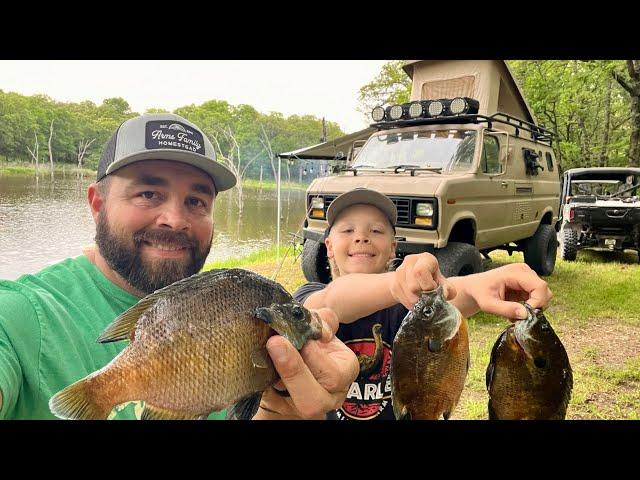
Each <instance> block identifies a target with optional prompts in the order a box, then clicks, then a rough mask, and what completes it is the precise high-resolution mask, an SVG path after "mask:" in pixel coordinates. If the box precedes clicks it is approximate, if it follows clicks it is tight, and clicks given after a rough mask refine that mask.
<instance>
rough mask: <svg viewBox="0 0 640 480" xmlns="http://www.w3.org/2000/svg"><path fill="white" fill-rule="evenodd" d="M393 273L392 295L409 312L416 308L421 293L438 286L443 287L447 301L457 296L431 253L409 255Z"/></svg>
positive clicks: (390, 286)
mask: <svg viewBox="0 0 640 480" xmlns="http://www.w3.org/2000/svg"><path fill="white" fill-rule="evenodd" d="M393 273H394V275H393V276H392V277H391V284H390V285H389V289H390V290H391V295H393V298H395V299H396V300H397V301H398V303H401V304H402V305H404V306H405V307H406V308H408V309H409V310H411V309H412V308H413V307H414V306H415V304H416V302H417V301H418V296H419V295H420V292H423V291H429V290H435V289H436V288H437V287H438V285H442V286H443V288H444V295H445V298H446V299H447V300H451V299H452V298H454V297H455V296H456V289H455V287H454V286H453V285H451V284H450V283H449V282H448V281H447V279H446V278H445V277H444V276H443V275H442V273H441V272H440V267H439V266H438V260H437V259H436V257H434V256H433V255H431V254H430V253H426V252H425V253H420V254H417V255H407V256H406V257H404V261H403V262H402V265H400V266H399V267H398V269H397V270H396V271H395V272H393Z"/></svg>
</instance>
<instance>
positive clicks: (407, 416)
mask: <svg viewBox="0 0 640 480" xmlns="http://www.w3.org/2000/svg"><path fill="white" fill-rule="evenodd" d="M411 419H412V418H411V412H410V411H409V410H407V407H406V406H404V407H402V410H401V411H400V415H396V420H411Z"/></svg>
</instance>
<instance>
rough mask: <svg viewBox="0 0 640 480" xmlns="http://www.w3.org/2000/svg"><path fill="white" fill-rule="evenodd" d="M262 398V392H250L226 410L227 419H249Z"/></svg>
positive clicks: (256, 409)
mask: <svg viewBox="0 0 640 480" xmlns="http://www.w3.org/2000/svg"><path fill="white" fill-rule="evenodd" d="M261 399H262V393H260V392H259V393H252V394H251V395H248V396H246V397H244V398H242V399H240V400H238V401H237V402H236V403H235V405H233V406H232V407H231V408H229V410H227V416H226V419H227V420H251V419H252V418H253V417H254V416H255V414H256V412H257V411H258V407H260V400H261Z"/></svg>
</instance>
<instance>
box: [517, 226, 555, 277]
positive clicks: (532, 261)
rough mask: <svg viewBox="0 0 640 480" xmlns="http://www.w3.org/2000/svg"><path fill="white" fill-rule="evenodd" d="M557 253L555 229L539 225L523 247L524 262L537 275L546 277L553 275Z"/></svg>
mask: <svg viewBox="0 0 640 480" xmlns="http://www.w3.org/2000/svg"><path fill="white" fill-rule="evenodd" d="M557 252H558V237H557V233H556V230H555V228H553V227H552V226H551V225H546V224H541V225H540V226H539V227H538V230H536V233H535V234H534V235H533V237H531V238H529V239H528V240H527V242H526V243H525V246H524V261H525V263H526V264H527V265H529V266H530V267H531V268H532V269H533V270H534V271H535V272H536V273H537V274H538V275H542V276H547V275H551V274H552V273H553V269H554V268H555V266H556V253H557Z"/></svg>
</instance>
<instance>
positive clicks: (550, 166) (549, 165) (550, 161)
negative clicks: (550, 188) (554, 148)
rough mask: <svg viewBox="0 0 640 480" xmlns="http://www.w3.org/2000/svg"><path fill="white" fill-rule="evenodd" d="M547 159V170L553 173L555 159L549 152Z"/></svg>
mask: <svg viewBox="0 0 640 480" xmlns="http://www.w3.org/2000/svg"><path fill="white" fill-rule="evenodd" d="M545 157H546V158H547V169H548V170H549V171H550V172H553V157H552V156H551V153H549V152H547V153H546V155H545Z"/></svg>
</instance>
